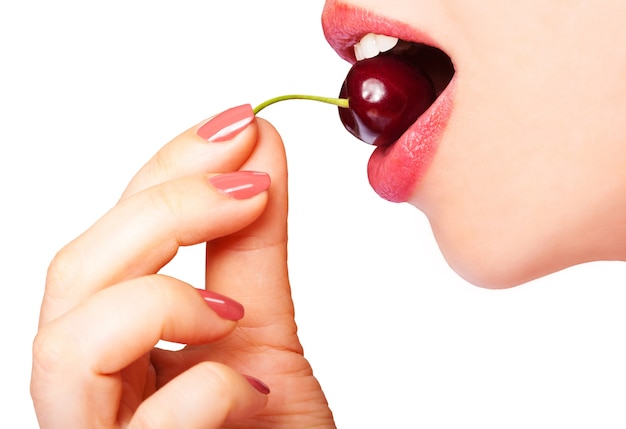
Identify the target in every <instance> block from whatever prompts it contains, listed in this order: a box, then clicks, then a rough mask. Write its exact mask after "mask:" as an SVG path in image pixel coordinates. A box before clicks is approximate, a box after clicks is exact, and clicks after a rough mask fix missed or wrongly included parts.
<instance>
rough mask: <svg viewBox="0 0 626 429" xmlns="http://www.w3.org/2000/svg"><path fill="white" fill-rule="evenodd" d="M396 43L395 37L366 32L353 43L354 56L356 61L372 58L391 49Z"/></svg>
mask: <svg viewBox="0 0 626 429" xmlns="http://www.w3.org/2000/svg"><path fill="white" fill-rule="evenodd" d="M397 43H398V39H397V38H396V37H391V36H385V35H382V34H374V33H368V34H366V35H365V36H363V38H362V39H361V40H360V41H359V43H357V44H355V45H354V56H355V57H356V59H357V61H360V60H363V59H366V58H373V57H375V56H376V55H378V54H379V53H381V52H386V51H388V50H390V49H392V48H393V47H394V46H396V44H397Z"/></svg>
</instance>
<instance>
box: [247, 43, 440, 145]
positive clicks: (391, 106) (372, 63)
mask: <svg viewBox="0 0 626 429" xmlns="http://www.w3.org/2000/svg"><path fill="white" fill-rule="evenodd" d="M291 99H307V100H316V101H321V102H324V103H330V104H334V105H337V106H339V117H340V119H341V122H342V123H343V125H344V126H345V127H346V129H347V130H348V131H349V132H350V133H351V134H352V135H354V136H355V137H357V138H358V139H360V140H362V141H364V142H365V143H369V144H373V145H376V146H385V145H389V144H391V143H393V142H394V141H396V140H397V139H398V138H399V137H400V136H401V135H402V134H403V133H404V132H405V131H406V130H407V129H408V128H409V127H410V126H411V124H412V123H413V122H415V120H416V119H417V118H418V117H419V116H420V115H421V114H422V113H424V111H426V109H428V107H429V106H430V105H431V104H432V103H433V101H434V100H435V87H434V85H433V83H432V81H431V80H430V78H429V77H428V76H427V75H426V74H425V73H424V72H423V71H422V69H421V68H420V67H419V66H417V65H416V64H415V62H414V61H411V59H410V57H409V56H402V55H396V54H393V53H387V54H381V55H378V56H376V57H373V58H369V59H365V60H361V61H358V62H357V63H356V64H354V65H353V66H352V68H351V69H350V71H349V72H348V75H347V76H346V79H345V80H344V82H343V85H342V87H341V91H340V94H339V98H331V97H318V96H314V95H302V94H291V95H283V96H280V97H276V98H272V99H270V100H267V101H265V102H264V103H262V104H260V105H258V106H257V107H256V108H255V109H254V114H255V115H256V114H257V113H258V112H260V111H261V110H262V109H264V108H265V107H267V106H269V105H270V104H273V103H276V102H278V101H283V100H291Z"/></svg>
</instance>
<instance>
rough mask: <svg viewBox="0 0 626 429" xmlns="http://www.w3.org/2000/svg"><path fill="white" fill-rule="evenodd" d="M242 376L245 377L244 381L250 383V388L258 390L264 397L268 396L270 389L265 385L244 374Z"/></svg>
mask: <svg viewBox="0 0 626 429" xmlns="http://www.w3.org/2000/svg"><path fill="white" fill-rule="evenodd" d="M243 376H244V377H246V380H248V383H250V384H251V385H252V387H254V388H255V389H256V390H258V391H259V392H261V393H262V394H264V395H269V393H270V388H269V387H268V386H267V384H265V383H263V382H262V381H261V380H259V379H258V378H255V377H252V376H250V375H245V374H244V375H243Z"/></svg>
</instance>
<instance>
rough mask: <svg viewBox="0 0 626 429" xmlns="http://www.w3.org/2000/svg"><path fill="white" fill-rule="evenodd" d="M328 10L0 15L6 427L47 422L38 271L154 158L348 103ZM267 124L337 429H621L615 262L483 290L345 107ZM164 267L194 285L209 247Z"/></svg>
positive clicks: (114, 8)
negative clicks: (374, 169) (350, 123)
mask: <svg viewBox="0 0 626 429" xmlns="http://www.w3.org/2000/svg"><path fill="white" fill-rule="evenodd" d="M322 6H323V1H322V0H306V1H294V0H270V1H256V0H239V1H234V0H230V1H224V2H219V3H218V2H211V1H208V0H205V1H178V2H163V1H153V2H147V1H146V2H137V1H135V2H133V1H108V2H99V3H97V2H78V1H68V0H64V1H50V2H46V1H21V2H17V1H16V2H2V3H1V4H0V58H1V60H0V61H1V66H0V113H1V115H0V175H1V180H0V186H1V187H2V189H1V196H2V209H1V211H0V216H1V220H2V222H1V223H0V228H1V230H0V233H1V235H0V237H1V241H0V246H1V247H0V249H1V252H2V254H1V255H0V256H1V259H0V261H1V264H2V266H1V277H0V279H1V280H2V298H1V299H0V317H1V318H2V319H1V326H2V333H3V335H2V355H1V359H2V361H1V363H2V366H1V368H2V371H3V377H2V382H1V383H0V390H1V391H2V397H3V398H4V399H3V400H2V402H0V409H1V410H0V411H1V413H0V416H1V418H2V419H3V423H0V426H2V427H5V423H6V422H19V423H13V424H11V425H10V427H20V428H34V427H36V426H37V424H36V420H35V418H34V413H33V411H32V406H31V402H30V397H29V393H28V383H29V371H30V345H31V341H32V338H33V336H34V334H35V332H36V321H37V313H38V307H39V301H40V298H41V295H42V291H43V284H44V278H45V271H46V268H47V264H48V262H49V261H50V259H51V258H52V256H53V255H54V253H55V252H56V251H57V250H58V249H59V248H60V247H62V246H63V245H64V244H65V243H66V242H68V241H69V240H71V239H72V238H73V237H75V236H76V235H78V234H79V233H81V232H82V231H83V230H84V229H86V228H87V227H88V226H89V225H90V224H91V223H92V222H93V221H95V220H96V219H97V218H98V217H99V216H100V215H101V214H102V213H103V212H104V211H105V210H107V209H108V208H109V207H110V206H111V205H112V204H114V203H115V201H116V199H117V197H118V196H119V194H120V193H121V191H122V190H123V188H124V186H125V184H126V183H127V181H128V180H129V179H130V177H131V176H132V175H133V174H134V172H135V171H136V170H137V169H138V168H139V167H140V166H141V165H142V164H143V163H144V162H145V161H146V160H147V159H148V158H149V157H150V156H151V155H152V154H153V153H154V152H155V151H156V150H157V149H158V148H159V147H160V146H161V145H162V144H164V143H166V142H167V141H168V140H169V139H170V138H172V137H174V136H175V135H177V134H178V133H179V132H181V131H182V130H184V129H186V128H188V127H190V126H192V125H193V124H195V123H197V122H199V121H200V120H202V119H204V118H205V117H208V116H210V115H213V114H215V113H218V112H219V111H221V110H223V109H225V108H227V107H231V106H234V105H238V104H242V103H251V104H256V103H259V102H261V101H263V100H265V99H267V98H270V97H273V96H276V95H280V94H283V93H292V92H303V93H314V94H319V95H336V93H337V92H338V90H339V87H340V85H341V82H342V80H343V78H344V76H345V73H346V72H347V70H348V65H347V64H346V63H344V62H343V61H341V60H340V59H339V58H338V57H337V56H336V54H335V53H334V52H333V51H332V50H331V49H330V48H329V47H328V45H327V44H326V42H325V40H324V38H323V35H322V31H321V26H320V13H321V10H322ZM262 116H264V117H265V118H267V119H269V120H271V121H272V122H273V123H274V124H275V126H276V127H277V128H278V129H279V131H280V132H281V134H282V135H283V137H284V140H285V145H286V147H287V151H288V160H289V167H290V189H291V212H290V223H289V225H290V267H291V268H290V269H291V280H292V285H293V289H294V299H295V302H296V311H297V321H298V324H299V326H300V333H301V339H302V342H303V344H304V346H305V352H306V355H307V356H308V358H309V359H310V361H311V363H312V365H313V368H314V370H315V373H316V375H317V376H318V377H319V379H320V381H321V383H322V385H323V386H324V388H325V391H326V394H327V396H328V400H329V401H330V404H331V407H332V409H333V411H334V413H335V416H336V421H337V424H338V426H339V427H340V428H363V427H368V428H370V427H371V428H373V427H377V428H389V427H424V428H450V427H481V428H528V427H533V428H538V427H540V428H543V427H545V428H555V427H574V426H575V427H602V428H610V427H624V426H625V425H626V415H625V413H624V404H625V402H626V388H625V387H624V386H626V369H625V364H624V362H626V352H625V351H624V350H625V348H624V347H623V344H622V343H623V342H624V331H625V330H626V312H625V311H624V304H625V302H626V301H625V299H624V298H625V296H624V293H623V287H622V286H623V284H624V282H625V279H626V269H625V268H624V266H623V264H621V263H596V264H590V265H586V266H580V267H576V268H572V269H570V270H566V271H564V272H561V273H558V274H555V275H552V276H549V277H547V278H544V279H541V280H538V281H535V282H532V283H530V284H527V285H524V286H522V287H518V288H514V289H511V290H506V291H488V290H483V289H479V288H476V287H474V286H471V285H469V284H467V283H466V282H465V281H463V280H462V279H460V278H459V277H457V276H456V274H454V273H453V272H452V271H451V270H450V269H449V268H448V266H447V265H446V263H445V261H443V259H442V257H441V255H440V254H439V252H438V250H437V247H436V244H435V243H434V240H433V237H432V234H431V232H430V229H429V228H428V223H427V221H426V219H425V217H424V216H423V215H422V214H421V213H420V212H419V211H417V210H415V209H414V208H412V207H410V206H408V205H398V204H391V203H387V202H385V201H382V200H380V199H379V198H378V197H377V196H376V195H375V194H374V192H373V191H372V190H371V189H370V188H369V186H368V184H367V178H366V175H365V165H366V160H367V158H368V156H369V153H370V152H371V149H370V148H369V147H367V146H365V145H364V144H362V143H360V142H358V141H357V140H356V139H354V138H352V137H351V136H350V135H348V133H347V132H346V131H345V130H344V129H343V127H342V125H341V123H340V122H339V120H338V118H337V112H336V108H334V107H331V106H326V105H322V104H316V103H311V102H304V101H293V102H287V103H283V104H278V105H275V106H272V107H270V108H269V109H267V110H266V111H264V112H263V114H262ZM581 210H584V207H581ZM166 270H167V272H168V273H170V274H173V275H177V276H179V277H181V278H183V279H184V280H186V281H188V282H190V283H192V284H195V285H198V286H201V285H202V282H203V274H202V249H201V248H190V249H185V250H184V251H182V252H181V253H180V255H179V256H178V257H177V258H176V260H175V261H174V262H173V263H172V265H171V266H169V267H167V269H166Z"/></svg>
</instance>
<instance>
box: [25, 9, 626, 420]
mask: <svg viewBox="0 0 626 429" xmlns="http://www.w3.org/2000/svg"><path fill="white" fill-rule="evenodd" d="M334 3H335V2H334V1H329V2H327V5H328V6H329V7H332V5H333V4H334ZM346 3H349V4H352V5H355V6H358V7H362V8H366V9H369V10H371V11H373V12H375V13H377V14H380V15H383V16H388V17H389V18H393V19H397V20H400V21H403V22H405V23H408V24H411V25H413V26H415V27H418V28H421V29H423V30H424V31H425V32H426V33H427V34H429V35H430V36H431V37H432V38H434V39H436V40H437V41H438V42H439V44H440V45H441V47H442V48H443V49H444V51H446V52H447V53H448V55H450V57H451V58H452V60H453V63H454V65H455V68H456V90H455V91H456V92H455V98H454V110H453V113H452V116H451V118H450V122H449V124H448V127H447V129H446V131H445V133H444V135H443V138H442V141H441V142H440V147H439V150H438V151H437V154H436V156H435V158H434V161H433V164H432V165H431V167H430V169H429V170H428V172H427V174H426V175H425V177H424V179H423V181H422V182H421V183H419V184H418V185H417V186H416V188H415V189H414V191H413V193H412V195H411V197H410V199H409V202H410V203H411V204H413V205H414V206H416V207H417V208H418V209H420V210H422V211H424V213H426V215H427V216H428V218H429V220H430V222H431V224H432V227H433V230H434V232H435V235H436V237H437V240H438V242H439V245H440V247H441V250H442V252H443V254H444V255H445V256H446V258H447V260H448V261H449V262H450V264H451V266H452V267H453V268H454V269H455V270H456V271H457V272H458V273H459V274H460V275H461V276H463V277H464V278H466V279H468V280H469V281H471V282H473V283H475V284H477V285H480V286H485V287H493V288H501V287H508V286H513V285H517V284H520V283H523V282H525V281H528V280H530V279H532V278H536V277H538V276H542V275H545V274H547V273H550V272H554V271H556V270H559V269H562V268H565V267H567V266H571V265H574V264H577V263H580V262H584V261H590V260H597V259H621V260H624V259H626V249H625V246H623V244H622V243H624V242H625V239H626V227H625V226H624V223H623V219H624V216H625V215H626V174H624V167H625V166H626V121H624V120H623V118H624V117H626V115H625V114H626V101H625V100H626V81H625V80H624V79H623V75H624V71H626V47H624V46H623V44H619V43H614V41H615V40H624V38H626V34H624V33H626V28H624V26H623V25H622V20H621V19H620V18H621V17H622V16H624V13H626V5H622V2H619V1H617V0H615V1H604V2H601V3H597V2H595V3H592V2H579V3H578V4H576V5H572V4H571V2H563V1H557V2H541V1H539V0H534V1H530V2H516V3H515V4H511V3H506V4H504V3H502V4H501V2H497V1H495V0H488V1H483V2H480V4H477V2H471V4H469V3H468V2H463V1H461V0H449V1H439V0H437V1H435V0H422V1H407V0H385V1H384V2H382V1H375V0H351V1H350V2H346ZM198 126H200V125H198ZM198 126H196V127H193V128H191V129H190V130H188V131H186V132H184V133H182V134H181V135H180V136H178V137H176V138H175V139H174V140H172V141H171V142H170V143H169V144H167V145H166V146H164V148H163V149H162V150H161V151H159V153H158V154H157V155H155V157H154V158H153V159H151V160H149V161H148V162H147V163H146V165H145V167H144V168H142V169H141V171H139V172H138V173H137V175H136V176H135V177H134V178H133V179H132V180H131V182H130V184H129V185H128V187H127V189H126V190H125V191H124V193H123V194H122V197H121V198H120V201H119V202H118V204H116V205H115V206H114V207H112V208H111V210H110V211H109V212H108V213H107V214H105V215H104V216H103V217H102V218H101V219H100V220H98V221H97V222H96V223H95V224H94V226H93V227H92V228H90V229H89V230H88V231H86V232H85V233H84V234H82V235H81V236H79V237H78V238H76V239H75V240H74V241H72V242H71V243H69V244H68V245H67V246H66V247H64V248H63V249H61V250H60V251H59V253H58V255H57V256H56V257H55V259H54V260H53V261H52V263H51V265H50V269H49V275H48V278H47V283H46V290H45V296H44V299H43V303H42V310H41V319H40V327H39V332H38V334H37V337H36V338H35V341H34V347H33V372H32V383H31V394H32V397H33V400H34V404H35V409H36V411H37V415H38V418H39V422H40V425H41V427H42V428H52V427H99V428H118V427H133V428H142V427H151V428H158V427H163V428H165V427H186V428H200V427H202V428H219V427H229V428H237V427H246V428H270V427H271V428H293V427H306V428H333V427H335V425H334V423H333V418H332V413H331V411H330V409H329V408H328V405H327V403H326V400H325V398H324V394H323V392H322V390H321V388H320V386H319V384H318V383H317V381H316V379H315V378H314V377H313V375H312V370H311V368H310V366H309V364H308V362H307V361H306V359H305V358H304V356H303V352H302V347H301V345H300V342H299V340H298V337H297V334H296V325H295V322H294V319H293V317H294V312H293V303H292V301H291V296H290V285H289V279H288V274H287V262H286V260H287V257H286V254H287V252H286V251H287V234H286V231H287V224H286V221H287V203H286V200H287V199H286V193H287V185H286V172H287V169H286V161H285V154H284V151H283V147H282V142H281V140H280V136H278V134H277V133H276V131H275V130H274V129H273V128H272V126H271V125H270V124H268V123H267V122H265V121H263V120H260V119H257V120H255V121H254V122H253V123H252V124H251V125H249V126H248V127H247V128H246V129H245V130H244V131H243V132H241V133H240V134H238V135H237V136H236V137H234V138H233V139H232V140H231V141H229V142H223V143H220V144H219V145H214V144H208V143H207V142H205V141H202V140H201V139H199V138H198V136H197V135H196V134H195V131H196V130H197V128H198ZM240 169H247V170H257V171H265V172H268V173H269V174H270V176H271V177H272V185H271V187H270V189H269V190H268V191H267V192H263V193H261V194H259V195H257V196H255V197H253V198H250V199H246V200H233V199H230V198H228V197H226V196H224V195H222V194H220V193H219V192H217V191H216V190H215V189H214V188H212V187H211V186H209V185H208V182H207V180H206V176H207V175H211V174H215V173H219V172H225V171H236V170H240ZM146 216H148V217H149V220H150V221H151V222H152V223H151V224H150V225H151V230H150V234H135V233H136V231H135V230H133V231H129V230H127V229H124V228H122V227H120V226H122V225H125V224H135V223H134V222H137V223H136V224H141V222H143V221H145V220H146ZM198 225H203V227H201V228H199V227H198ZM131 233H133V234H134V235H133V236H132V237H131V236H129V234H131ZM202 242H208V244H207V263H206V279H207V282H206V284H207V286H208V287H210V289H211V290H214V291H216V292H219V293H222V294H224V295H227V296H229V297H231V298H233V299H235V300H237V301H239V302H240V303H242V304H243V305H244V307H245V309H246V316H245V317H244V318H243V319H242V320H240V321H239V322H233V321H227V320H224V319H222V318H220V317H219V316H218V315H217V314H216V313H215V312H213V311H212V310H210V309H209V308H208V307H207V306H206V305H204V303H203V302H202V300H201V299H200V298H199V297H198V295H197V294H196V293H195V292H194V291H193V290H192V289H191V288H190V286H189V285H186V284H184V283H182V282H180V281H178V280H177V279H172V278H168V277H163V276H158V275H156V273H157V271H158V270H159V268H160V267H161V266H163V265H164V264H166V263H167V262H168V261H169V260H170V259H171V258H172V257H173V256H174V254H175V253H176V250H177V248H178V246H180V245H190V244H195V243H202ZM96 256H97V257H96ZM259 291H262V292H259ZM128 303H132V304H133V305H129V304H128ZM111 314H116V318H113V319H112V318H111V317H110V315H111ZM111 338H115V340H116V342H115V346H114V347H113V346H111ZM159 338H168V339H170V340H174V341H181V342H186V343H189V344H190V346H189V347H187V348H185V349H184V350H182V351H179V352H167V351H160V350H157V349H153V347H154V345H155V344H156V341H157V340H158V339H159ZM242 373H245V374H249V375H252V376H254V377H257V378H259V379H261V380H262V381H264V382H265V383H266V384H268V385H269V386H270V389H271V390H272V392H271V393H270V395H263V394H261V393H259V392H257V391H256V390H255V389H254V388H253V387H252V386H251V385H250V384H249V383H248V382H247V381H246V380H245V378H243V377H242V375H241V374H242ZM166 383H167V384H166Z"/></svg>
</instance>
